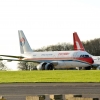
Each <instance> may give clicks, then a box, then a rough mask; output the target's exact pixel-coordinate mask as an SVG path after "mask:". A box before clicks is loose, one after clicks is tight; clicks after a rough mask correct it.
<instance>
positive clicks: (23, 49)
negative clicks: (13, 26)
mask: <svg viewBox="0 0 100 100" xmlns="http://www.w3.org/2000/svg"><path fill="white" fill-rule="evenodd" d="M18 33H19V42H20V51H21V53H22V54H23V53H25V52H33V50H32V49H31V47H30V45H29V43H28V41H27V39H26V37H25V35H24V33H23V31H22V30H18Z"/></svg>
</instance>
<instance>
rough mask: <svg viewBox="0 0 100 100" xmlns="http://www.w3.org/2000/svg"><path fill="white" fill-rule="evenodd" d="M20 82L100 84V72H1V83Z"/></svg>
mask: <svg viewBox="0 0 100 100" xmlns="http://www.w3.org/2000/svg"><path fill="white" fill-rule="evenodd" d="M18 82H21V83H22V82H24V83H25V82H100V71H99V70H52V71H0V83H18Z"/></svg>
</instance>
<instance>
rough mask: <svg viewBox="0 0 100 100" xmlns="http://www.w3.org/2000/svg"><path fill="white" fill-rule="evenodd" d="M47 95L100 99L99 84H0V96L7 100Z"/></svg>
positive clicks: (47, 98)
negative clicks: (72, 95) (75, 95)
mask: <svg viewBox="0 0 100 100" xmlns="http://www.w3.org/2000/svg"><path fill="white" fill-rule="evenodd" d="M41 94H43V95H44V94H45V95H46V100H50V99H49V94H63V95H64V94H82V95H83V97H94V98H99V99H100V83H12V84H0V95H2V96H3V97H4V98H6V99H7V100H26V96H30V95H41Z"/></svg>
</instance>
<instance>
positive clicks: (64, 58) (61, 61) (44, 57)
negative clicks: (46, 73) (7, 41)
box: [22, 51, 93, 68]
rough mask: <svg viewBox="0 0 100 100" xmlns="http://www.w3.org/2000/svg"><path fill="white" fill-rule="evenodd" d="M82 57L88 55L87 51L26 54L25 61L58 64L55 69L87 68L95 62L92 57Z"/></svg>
mask: <svg viewBox="0 0 100 100" xmlns="http://www.w3.org/2000/svg"><path fill="white" fill-rule="evenodd" d="M81 55H88V53H87V52H85V51H48V52H30V53H24V55H22V56H24V57H25V58H24V60H33V61H39V62H40V63H41V62H46V63H53V64H54V63H57V64H56V65H55V68H69V67H87V66H90V65H91V64H92V63H93V62H92V61H93V60H92V58H91V57H89V56H88V57H81Z"/></svg>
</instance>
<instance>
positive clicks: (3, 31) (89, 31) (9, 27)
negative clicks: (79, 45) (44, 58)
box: [0, 0, 100, 55]
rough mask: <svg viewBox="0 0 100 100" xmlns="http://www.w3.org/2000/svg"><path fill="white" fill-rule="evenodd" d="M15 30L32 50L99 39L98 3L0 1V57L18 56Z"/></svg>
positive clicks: (85, 0)
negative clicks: (79, 40)
mask: <svg viewBox="0 0 100 100" xmlns="http://www.w3.org/2000/svg"><path fill="white" fill-rule="evenodd" d="M18 30H23V32H24V33H25V35H26V37H27V39H28V41H29V44H30V46H31V47H32V49H38V48H41V47H43V46H48V45H54V44H57V43H63V42H66V43H73V37H72V36H73V34H72V33H73V32H75V31H76V32H77V33H78V35H79V37H80V38H81V40H82V41H86V40H91V39H94V38H100V0H0V54H11V55H19V54H20V50H19V41H18Z"/></svg>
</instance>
